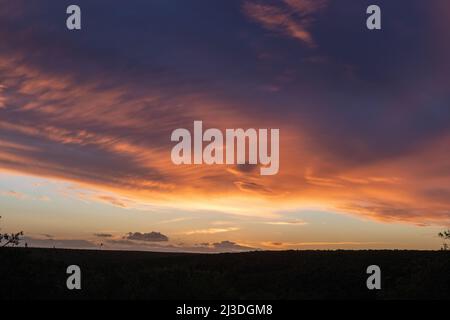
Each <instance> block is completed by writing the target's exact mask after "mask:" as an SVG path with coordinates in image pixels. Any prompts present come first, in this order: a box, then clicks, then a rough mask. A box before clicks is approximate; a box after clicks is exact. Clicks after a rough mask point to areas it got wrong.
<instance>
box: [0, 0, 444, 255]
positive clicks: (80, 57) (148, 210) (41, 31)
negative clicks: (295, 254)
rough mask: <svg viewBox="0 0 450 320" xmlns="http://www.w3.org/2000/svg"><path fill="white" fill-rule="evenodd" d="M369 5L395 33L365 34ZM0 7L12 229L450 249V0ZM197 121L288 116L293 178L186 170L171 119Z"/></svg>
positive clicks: (92, 240) (277, 121)
mask: <svg viewBox="0 0 450 320" xmlns="http://www.w3.org/2000/svg"><path fill="white" fill-rule="evenodd" d="M70 4H78V5H79V6H80V7H81V10H82V30H80V31H69V30H68V29H67V28H66V18H67V15H66V8H67V6H68V5H70ZM370 4H378V5H379V6H380V7H381V9H382V30H377V31H370V30H368V29H367V28H366V18H367V15H366V8H367V6H368V5H370ZM0 7H1V10H0V215H1V216H2V219H1V221H0V227H1V228H2V231H3V232H6V231H8V232H14V231H20V230H23V231H24V232H25V236H26V238H25V241H26V242H27V243H28V244H29V245H31V246H46V247H48V246H56V247H67V248H96V247H99V245H100V243H103V244H104V248H105V249H125V250H136V249H137V250H157V251H192V252H223V251H243V250H254V249H270V250H281V249H337V248H342V249H366V248H369V249H374V248H400V249H438V248H439V247H440V245H441V241H440V240H439V238H438V237H437V233H438V232H439V231H440V230H442V229H444V228H446V227H447V228H448V227H450V147H449V146H450V124H449V121H450V32H449V30H450V2H449V1H448V0H427V1H424V0H408V1H406V0H401V1H387V0H386V1H381V0H377V1H365V0H361V1H354V0H315V1H313V0H277V1H275V0H274V1H258V0H226V1H224V0H223V1H220V0H214V1H212V0H195V1H186V0H133V1H115V0H110V1H104V0H76V1H65V0H64V1H63V0H60V1H54V0H40V1H25V0H15V1H12V0H0ZM195 120H201V121H203V125H204V127H206V128H220V129H223V130H224V129H225V128H244V129H247V128H279V129H280V171H279V173H278V174H277V175H274V176H261V175H260V173H259V168H258V167H257V166H251V165H242V166H234V165H212V166H208V165H185V166H176V165H174V164H173V163H172V161H171V158H170V154H171V150H172V147H173V146H174V145H175V143H173V142H171V141H170V136H171V132H172V131H173V130H175V129H177V128H187V129H189V130H192V128H193V122H194V121H195ZM130 233H131V234H130ZM164 236H165V237H164Z"/></svg>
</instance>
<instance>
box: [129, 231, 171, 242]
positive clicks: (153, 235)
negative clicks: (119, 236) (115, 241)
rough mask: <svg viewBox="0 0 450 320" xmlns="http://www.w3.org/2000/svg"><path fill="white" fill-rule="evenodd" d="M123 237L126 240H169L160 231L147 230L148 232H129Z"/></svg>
mask: <svg viewBox="0 0 450 320" xmlns="http://www.w3.org/2000/svg"><path fill="white" fill-rule="evenodd" d="M124 238H125V239H127V240H136V241H149V242H165V241H169V238H168V237H167V236H165V235H163V234H162V233H160V232H154V231H152V232H149V233H141V232H130V233H128V235H126V236H125V237H124Z"/></svg>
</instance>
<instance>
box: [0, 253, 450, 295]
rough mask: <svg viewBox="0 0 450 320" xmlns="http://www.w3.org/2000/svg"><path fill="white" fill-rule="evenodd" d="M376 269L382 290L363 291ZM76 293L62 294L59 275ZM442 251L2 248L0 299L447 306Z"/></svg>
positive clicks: (449, 258)
mask: <svg viewBox="0 0 450 320" xmlns="http://www.w3.org/2000/svg"><path fill="white" fill-rule="evenodd" d="M372 264H376V265H379V266H380V268H381V272H382V289H381V290H372V291H371V290H368V289H367V287H366V279H367V278H368V276H369V275H367V274H366V268H367V266H369V265H372ZM69 265H78V266H80V268H81V270H82V289H81V290H73V291H70V290H68V289H67V287H66V279H67V277H68V276H69V275H67V274H66V268H67V267H68V266H69ZM449 297H450V252H448V251H390V250H389V251H388V250H386V251H339V250H338V251H283V252H262V251H261V252H248V253H230V254H209V255H206V254H180V253H151V252H124V251H88V250H62V249H34V248H33V249H30V248H2V249H1V250H0V298H1V299H242V300H245V299H284V300H293V299H306V300H311V299H382V300H383V299H449Z"/></svg>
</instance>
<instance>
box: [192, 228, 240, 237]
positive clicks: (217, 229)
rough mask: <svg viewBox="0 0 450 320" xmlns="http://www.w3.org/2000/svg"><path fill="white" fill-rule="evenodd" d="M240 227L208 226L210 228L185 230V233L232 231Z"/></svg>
mask: <svg viewBox="0 0 450 320" xmlns="http://www.w3.org/2000/svg"><path fill="white" fill-rule="evenodd" d="M237 230H239V228H237V227H228V228H208V229H199V230H192V231H186V232H184V234H185V235H188V236H189V235H194V234H216V233H223V232H232V231H237Z"/></svg>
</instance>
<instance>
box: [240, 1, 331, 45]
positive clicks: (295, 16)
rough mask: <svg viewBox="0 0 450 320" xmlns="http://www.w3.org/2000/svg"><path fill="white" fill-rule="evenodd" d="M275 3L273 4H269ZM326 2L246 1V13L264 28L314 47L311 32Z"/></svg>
mask: <svg viewBox="0 0 450 320" xmlns="http://www.w3.org/2000/svg"><path fill="white" fill-rule="evenodd" d="M268 3H273V4H268ZM326 4H327V1H326V0H283V1H277V2H276V4H275V2H267V1H254V0H251V1H246V2H245V4H244V12H245V13H246V14H247V15H248V16H249V17H250V18H251V19H253V20H255V21H256V22H258V23H260V24H261V25H262V26H263V27H264V28H266V29H268V30H271V31H276V32H280V33H282V34H285V35H287V36H289V37H292V38H294V39H296V40H299V41H301V42H302V43H304V44H306V45H308V46H310V47H312V46H315V41H314V39H313V36H312V34H311V32H310V27H311V25H312V23H313V22H314V19H315V15H316V14H317V13H318V12H319V11H320V10H322V9H323V8H325V6H326Z"/></svg>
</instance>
